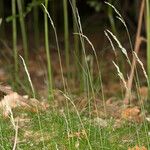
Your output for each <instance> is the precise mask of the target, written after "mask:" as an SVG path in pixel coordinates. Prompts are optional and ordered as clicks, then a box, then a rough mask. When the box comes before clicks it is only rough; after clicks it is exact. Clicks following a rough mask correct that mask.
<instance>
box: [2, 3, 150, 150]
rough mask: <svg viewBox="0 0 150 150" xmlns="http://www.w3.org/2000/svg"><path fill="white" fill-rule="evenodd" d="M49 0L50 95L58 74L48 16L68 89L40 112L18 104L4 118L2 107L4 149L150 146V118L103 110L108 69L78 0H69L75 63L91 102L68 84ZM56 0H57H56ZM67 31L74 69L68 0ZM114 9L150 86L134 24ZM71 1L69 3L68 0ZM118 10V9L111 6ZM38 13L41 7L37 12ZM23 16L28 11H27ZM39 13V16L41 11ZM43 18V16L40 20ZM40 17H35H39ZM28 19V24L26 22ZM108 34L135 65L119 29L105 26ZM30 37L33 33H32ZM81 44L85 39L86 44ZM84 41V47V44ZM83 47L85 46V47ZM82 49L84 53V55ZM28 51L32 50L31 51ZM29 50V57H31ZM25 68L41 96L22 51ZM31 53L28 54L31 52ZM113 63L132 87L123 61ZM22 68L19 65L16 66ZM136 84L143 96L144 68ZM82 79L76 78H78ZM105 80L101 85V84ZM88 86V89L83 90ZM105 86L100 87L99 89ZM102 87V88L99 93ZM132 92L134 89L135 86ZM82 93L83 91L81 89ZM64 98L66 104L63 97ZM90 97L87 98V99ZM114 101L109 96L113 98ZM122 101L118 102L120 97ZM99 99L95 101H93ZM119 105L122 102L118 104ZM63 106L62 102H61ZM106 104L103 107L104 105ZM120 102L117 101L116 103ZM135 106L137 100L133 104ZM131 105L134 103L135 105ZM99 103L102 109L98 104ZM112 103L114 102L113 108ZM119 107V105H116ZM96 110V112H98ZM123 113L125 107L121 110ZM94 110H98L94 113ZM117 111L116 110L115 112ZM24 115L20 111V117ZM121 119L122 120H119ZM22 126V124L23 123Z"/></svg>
mask: <svg viewBox="0 0 150 150" xmlns="http://www.w3.org/2000/svg"><path fill="white" fill-rule="evenodd" d="M17 2H18V8H19V9H18V10H19V18H20V23H21V22H22V23H21V24H22V25H21V28H22V30H23V31H24V32H25V30H24V29H25V26H24V25H25V24H24V23H25V22H24V18H23V10H22V8H21V6H20V5H21V1H19V0H17ZM48 2H49V1H48V0H44V4H41V6H42V8H43V12H44V35H45V50H46V61H47V74H48V75H47V76H48V91H49V96H50V97H51V96H52V97H53V98H54V94H55V93H53V87H54V86H53V82H52V81H53V80H52V79H53V78H52V71H53V70H52V68H51V61H52V60H51V53H50V46H49V36H48V35H49V28H48V21H50V24H51V26H52V28H53V31H54V35H55V41H56V49H57V54H58V58H57V59H58V60H59V67H60V75H61V80H62V84H63V89H62V91H61V90H59V96H60V97H61V100H60V101H59V99H57V97H56V98H54V99H53V100H52V101H48V104H49V107H48V108H47V109H45V110H42V111H39V110H38V107H36V108H37V111H36V113H35V112H32V111H26V110H24V109H21V110H17V109H14V110H13V113H12V111H11V110H10V118H9V119H6V118H3V115H2V113H0V149H2V150H4V149H13V150H15V149H23V150H28V149H52V150H53V149H54V150H55V149H56V150H59V149H67V150H97V149H98V150H127V149H128V150H130V149H131V147H134V146H140V147H142V146H145V147H146V148H147V149H150V136H149V132H150V131H149V130H150V124H149V122H148V121H147V120H144V121H143V122H140V123H138V122H134V121H128V120H125V119H120V118H119V119H120V120H119V119H118V118H117V117H116V118H112V117H110V116H108V117H104V118H103V117H101V116H99V114H100V113H103V114H105V115H104V116H106V115H107V113H108V112H107V111H109V110H106V106H105V105H106V102H105V95H104V87H103V86H104V85H103V82H102V72H101V68H100V63H99V57H98V55H97V50H95V48H94V45H93V44H92V42H91V41H90V40H89V38H88V37H87V36H86V35H85V34H84V31H83V29H82V24H81V19H80V16H79V13H78V9H77V7H76V0H73V1H71V0H69V2H70V6H71V8H72V12H73V16H74V19H73V26H74V29H73V32H74V33H73V34H74V38H75V39H74V45H75V56H74V57H75V58H74V60H75V64H74V65H76V64H77V65H76V67H77V68H76V69H77V70H80V72H79V73H77V76H78V77H80V78H81V77H82V80H81V79H80V78H79V79H78V81H81V82H82V83H81V84H82V85H83V89H84V94H85V95H86V96H84V98H85V101H86V102H87V105H86V106H83V108H82V110H80V109H79V108H78V107H77V104H76V103H77V102H76V96H75V95H73V94H72V93H71V92H70V91H71V87H68V85H67V82H66V80H65V77H64V72H63V66H62V57H61V51H60V46H59V40H58V34H57V29H56V27H55V24H54V22H53V19H52V18H51V16H50V13H49V12H48V6H49V5H48V4H49V3H48ZM53 2H54V1H53ZM63 2H64V3H63V4H64V5H63V6H64V22H65V23H64V34H65V44H66V45H65V46H66V47H65V48H66V51H65V53H66V65H67V67H68V68H67V69H68V70H69V69H70V67H69V63H70V62H69V59H70V58H69V57H70V53H69V41H68V40H69V37H68V36H69V31H68V14H67V10H68V9H67V1H66V0H64V1H63ZM15 4H16V2H15V0H12V15H13V49H14V58H15V59H17V60H15V65H16V64H17V65H16V66H15V67H18V53H17V48H16V47H17V40H16V38H17V31H16V17H15V16H16V11H15V10H16V8H15ZM108 5H110V6H111V7H112V8H113V10H114V11H115V12H116V13H117V15H118V16H117V18H118V19H119V20H120V21H121V22H122V23H123V25H124V27H125V29H126V32H127V35H128V38H129V42H130V46H131V53H133V55H134V57H135V58H136V61H137V62H138V64H139V65H140V67H141V68H142V71H143V74H144V77H145V78H146V81H147V84H148V86H149V76H148V75H147V73H146V70H145V68H144V65H143V63H142V61H141V60H140V59H139V56H138V54H137V53H136V51H134V50H133V48H132V43H131V38H130V34H129V32H128V28H127V26H126V23H125V21H124V20H123V18H122V16H121V15H120V13H119V12H118V11H117V9H116V8H115V7H114V6H113V5H111V4H110V3H108ZM68 6H69V5H68ZM111 13H112V12H111ZM35 14H36V13H35ZM36 15H37V14H36ZM21 16H22V17H21ZM36 17H37V16H36ZM36 21H37V20H36ZM36 21H35V22H36ZM23 24H24V25H23ZM105 35H106V36H107V38H108V40H109V42H110V44H111V47H112V49H113V51H114V53H115V56H117V54H116V51H115V46H114V42H115V43H116V44H117V47H118V48H119V49H120V50H121V53H122V55H124V56H125V58H126V59H125V60H126V62H127V63H128V65H129V67H130V69H132V63H131V62H130V57H129V55H128V52H127V50H126V49H125V48H124V47H123V45H122V44H121V42H120V41H119V40H118V39H117V37H116V35H115V34H113V33H112V32H111V31H110V30H105ZM26 38H27V37H26ZM86 42H87V43H88V44H89V45H90V47H91V51H92V56H91V58H90V56H89V55H88V54H87V50H86V48H85V43H86ZM79 43H80V44H81V45H80V44H79ZM79 45H80V46H81V50H80V47H79ZM81 51H82V52H81ZM80 53H81V56H80ZM25 56H26V55H25ZM25 56H24V57H25ZM20 58H21V60H22V63H23V67H24V70H25V73H26V75H27V79H28V82H29V84H30V89H31V91H32V97H33V98H36V94H35V89H34V85H33V83H32V80H31V77H30V74H29V70H28V65H27V62H26V61H25V60H24V58H23V57H22V56H20ZM25 58H26V57H25ZM94 65H95V66H96V67H97V69H98V71H97V78H98V80H96V81H98V83H95V82H94V79H95V78H96V77H95V76H94V75H93V68H94V67H95V66H94ZM112 65H114V70H115V68H116V70H117V71H114V72H115V73H116V74H118V77H119V78H120V80H121V81H122V83H123V85H124V89H125V90H127V91H128V90H129V87H128V84H127V82H126V78H127V74H125V73H126V70H124V72H125V73H122V72H121V69H120V67H119V66H118V64H117V59H116V61H112ZM15 71H16V72H18V68H17V70H15ZM135 76H137V77H135V80H134V84H135V87H136V88H135V89H136V90H137V91H136V93H137V99H138V100H139V101H140V100H141V98H140V97H141V96H140V93H139V92H138V89H139V88H140V86H141V82H140V80H139V78H138V70H137V72H136V74H135ZM75 81H76V78H75ZM97 84H98V85H99V86H96V85H97ZM82 92H83V91H82ZM99 92H100V93H99ZM98 93H99V94H98ZM131 94H132V91H131ZM97 95H98V96H99V95H100V96H99V97H100V99H101V98H102V101H103V108H104V111H103V109H101V107H100V105H99V103H98V102H100V101H101V100H100V99H97ZM77 96H78V95H77ZM61 101H62V103H63V104H62V105H63V106H62V108H61V104H59V103H61ZM55 102H56V103H58V106H56V105H55ZM83 102H84V101H83ZM107 102H108V101H107ZM115 104H116V103H115ZM93 105H94V106H93ZM111 105H113V103H110V104H109V105H108V106H109V107H110V106H111ZM80 106H81V107H82V101H81V102H80ZM117 106H118V105H117ZM59 107H60V108H59ZM98 107H100V108H98ZM113 107H115V105H113ZM120 107H121V111H122V109H125V107H127V105H126V106H124V105H123V106H120ZM130 107H132V106H130ZM130 107H129V108H130ZM139 107H140V110H141V113H142V114H143V115H144V117H145V111H146V110H145V107H144V105H142V103H141V105H140V106H139ZM98 109H99V110H98ZM110 109H112V108H110ZM115 111H116V110H115ZM94 112H95V114H94ZM119 113H121V112H120V111H119ZM92 114H94V115H92ZM110 115H111V114H110ZM18 116H19V117H18ZM118 120H119V121H120V122H118ZM18 127H19V128H18Z"/></svg>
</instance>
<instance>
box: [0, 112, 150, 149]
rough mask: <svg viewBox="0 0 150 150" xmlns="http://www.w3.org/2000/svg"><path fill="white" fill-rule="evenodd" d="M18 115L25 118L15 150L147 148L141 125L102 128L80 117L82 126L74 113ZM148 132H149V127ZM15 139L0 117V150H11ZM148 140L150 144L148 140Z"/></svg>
mask: <svg viewBox="0 0 150 150" xmlns="http://www.w3.org/2000/svg"><path fill="white" fill-rule="evenodd" d="M21 114H22V116H24V117H23V118H21V117H19V118H20V121H19V130H18V143H17V149H24V150H27V149H33V150H34V149H38V150H40V149H60V150H64V149H66V150H75V149H81V150H85V149H87V150H88V149H93V150H100V149H103V150H107V149H111V150H112V149H114V150H116V149H118V150H127V149H128V148H129V147H133V146H135V145H139V146H142V145H144V146H145V147H148V144H149V143H147V138H146V134H147V133H145V128H144V124H143V123H141V124H137V123H129V122H124V123H122V125H121V126H120V127H118V128H114V123H115V120H113V119H108V120H107V126H106V127H101V126H100V125H99V124H97V123H94V121H93V119H89V118H88V117H85V116H84V115H83V116H81V119H82V124H81V122H80V120H79V118H78V116H77V114H76V113H74V112H72V113H69V115H68V113H66V112H58V111H51V110H49V111H47V112H42V113H39V114H38V115H37V114H36V113H31V112H28V113H21ZM23 114H24V115H23ZM39 118H40V124H39ZM23 119H24V120H23ZM27 120H28V121H27ZM83 126H84V128H83ZM40 127H41V128H40ZM148 128H149V129H150V125H148ZM14 135H15V131H14V129H13V126H12V124H11V123H10V121H9V119H4V118H3V117H2V116H1V117H0V141H1V142H0V149H5V150H6V149H7V150H9V149H12V147H13V143H14ZM86 135H87V137H86ZM148 138H149V140H150V136H149V137H148ZM87 139H88V140H89V143H88V141H87ZM89 144H90V145H89Z"/></svg>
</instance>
